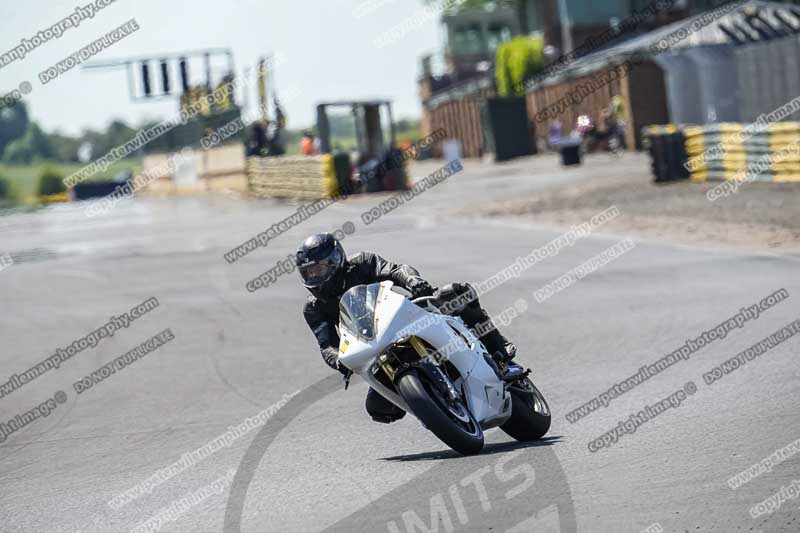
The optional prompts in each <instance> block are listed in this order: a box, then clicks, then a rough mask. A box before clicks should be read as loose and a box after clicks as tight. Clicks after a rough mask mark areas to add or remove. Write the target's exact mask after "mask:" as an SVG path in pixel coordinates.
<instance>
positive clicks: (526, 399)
mask: <svg viewBox="0 0 800 533" xmlns="http://www.w3.org/2000/svg"><path fill="white" fill-rule="evenodd" d="M509 392H510V393H511V404H512V406H511V418H509V419H508V420H507V421H506V423H505V424H503V425H502V426H500V429H502V430H503V431H505V432H506V433H507V434H508V435H510V436H512V437H514V438H515V439H517V440H519V441H529V440H538V439H541V438H542V437H544V436H545V434H546V433H547V431H548V430H549V429H550V407H549V406H548V405H547V401H546V400H545V399H544V396H543V395H542V393H541V392H540V391H539V389H537V388H536V385H534V384H533V381H531V380H530V379H528V378H525V379H521V380H519V381H517V382H516V383H514V384H513V385H512V386H511V387H510V388H509Z"/></svg>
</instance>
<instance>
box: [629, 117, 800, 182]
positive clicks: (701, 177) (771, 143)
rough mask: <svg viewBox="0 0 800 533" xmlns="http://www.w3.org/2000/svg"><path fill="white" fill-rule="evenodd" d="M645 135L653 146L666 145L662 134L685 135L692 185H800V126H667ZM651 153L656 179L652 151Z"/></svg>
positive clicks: (649, 129) (647, 130)
mask: <svg viewBox="0 0 800 533" xmlns="http://www.w3.org/2000/svg"><path fill="white" fill-rule="evenodd" d="M643 133H644V135H645V137H646V138H647V140H648V143H649V145H650V146H651V147H652V146H654V145H658V144H659V143H661V144H663V141H661V140H660V137H659V136H663V135H682V136H683V138H684V142H685V153H684V154H682V158H684V160H683V161H682V162H681V165H682V166H683V167H684V168H685V169H686V170H687V171H688V177H689V178H690V179H692V180H694V181H706V180H733V179H738V180H744V179H747V180H748V181H763V182H787V181H800V122H779V123H775V124H769V125H767V126H766V127H761V128H757V127H749V125H747V124H741V123H719V124H707V125H705V126H691V125H680V124H667V125H664V126H648V127H647V128H644V131H643ZM651 155H653V157H654V160H653V166H654V174H655V175H656V176H657V177H656V179H657V180H658V173H657V171H656V168H657V167H658V161H657V160H656V155H655V154H654V151H653V149H651ZM745 176H746V178H745Z"/></svg>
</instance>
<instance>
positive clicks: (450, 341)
mask: <svg viewBox="0 0 800 533" xmlns="http://www.w3.org/2000/svg"><path fill="white" fill-rule="evenodd" d="M380 285H381V290H380V292H379V293H378V296H377V303H376V305H375V317H376V321H375V326H374V334H375V336H374V338H372V339H366V338H364V337H363V336H360V335H357V334H355V333H353V332H351V331H348V329H347V328H346V327H344V326H343V321H340V338H341V342H340V345H339V360H340V362H341V363H342V364H343V365H344V366H346V367H347V368H349V369H350V370H352V371H353V372H354V373H356V374H358V375H359V376H361V377H362V378H363V379H364V380H365V381H367V383H369V385H370V386H371V387H372V388H374V389H375V390H376V391H378V392H379V393H380V394H381V395H382V396H384V397H385V398H387V399H388V400H389V401H391V402H392V403H394V404H395V405H397V406H398V407H400V408H402V409H404V410H406V411H408V406H406V404H405V402H404V401H403V399H402V398H401V397H400V396H399V395H398V394H397V393H396V392H394V390H392V389H389V388H387V387H386V386H384V385H383V384H381V383H380V382H379V381H378V380H376V379H375V378H374V377H373V375H372V372H371V371H372V369H373V368H374V366H375V365H376V361H377V359H378V356H380V355H381V354H382V353H383V352H384V351H386V350H387V349H388V348H389V347H391V346H392V345H394V344H395V343H397V342H398V341H399V340H400V339H403V338H406V337H409V336H411V335H413V336H416V337H419V338H421V339H424V340H425V341H426V342H428V343H429V344H430V345H431V346H433V347H434V348H436V349H437V350H440V351H442V352H444V353H445V354H446V356H445V357H446V359H447V360H449V361H450V363H452V364H453V366H455V367H456V369H457V370H458V372H459V374H460V375H461V376H462V379H458V380H456V381H455V382H454V383H453V385H454V386H455V388H456V389H457V390H460V391H463V394H464V396H465V397H466V399H467V408H468V409H469V410H470V411H471V412H472V414H473V416H474V417H475V419H476V420H477V421H478V423H480V425H481V427H483V428H484V429H487V428H489V427H494V426H497V425H500V424H502V423H503V422H504V421H505V420H506V419H507V418H508V417H509V416H510V415H511V401H510V396H509V394H508V392H506V389H505V384H504V383H503V382H502V381H501V380H500V379H498V377H497V375H496V374H495V372H494V370H493V369H492V368H491V367H490V366H489V365H488V364H487V363H486V361H485V359H484V354H485V353H486V349H485V348H484V346H483V344H482V343H481V342H480V341H479V340H478V339H477V337H475V336H474V335H473V334H472V332H471V331H470V330H469V328H467V327H466V325H465V324H464V322H463V321H462V320H461V319H460V318H457V317H451V316H446V315H441V314H438V313H432V312H429V311H426V310H425V309H422V308H421V307H419V306H418V305H416V304H414V303H412V302H411V301H410V300H408V299H407V298H406V297H404V296H403V295H401V294H398V293H396V292H393V291H392V290H391V287H392V283H391V282H389V281H385V282H383V283H381V284H380ZM454 329H455V330H457V331H458V332H460V333H461V335H462V336H463V338H464V339H466V341H467V342H464V341H463V340H462V337H460V336H459V335H458V334H457V333H456V332H455V331H454Z"/></svg>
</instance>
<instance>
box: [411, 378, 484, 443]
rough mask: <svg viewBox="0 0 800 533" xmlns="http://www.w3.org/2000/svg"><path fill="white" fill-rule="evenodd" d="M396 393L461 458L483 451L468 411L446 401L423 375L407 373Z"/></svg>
mask: <svg viewBox="0 0 800 533" xmlns="http://www.w3.org/2000/svg"><path fill="white" fill-rule="evenodd" d="M397 389H398V392H399V393H400V396H402V397H403V400H405V402H406V404H407V405H408V407H409V409H411V412H412V413H413V414H414V416H416V417H417V418H419V419H420V420H421V421H422V423H423V424H424V425H425V427H426V428H428V429H429V430H431V431H432V432H433V434H434V435H436V436H437V437H439V439H440V440H441V441H442V442H444V443H445V444H447V445H448V446H450V447H451V448H452V449H454V450H455V451H457V452H458V453H461V454H464V455H471V454H475V453H478V452H480V451H481V450H482V449H483V430H482V429H481V426H480V424H478V422H477V421H476V420H475V417H474V416H472V413H470V412H469V409H467V408H466V407H465V406H464V404H463V402H453V401H450V400H449V399H447V398H445V397H444V395H443V394H442V393H441V392H439V390H438V389H437V388H436V386H435V385H433V384H432V383H429V382H428V378H427V377H426V376H425V375H424V374H421V373H417V372H415V371H413V370H412V371H409V372H407V373H406V374H404V375H402V376H401V377H400V378H399V380H398V381H397Z"/></svg>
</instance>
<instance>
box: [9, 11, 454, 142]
mask: <svg viewBox="0 0 800 533" xmlns="http://www.w3.org/2000/svg"><path fill="white" fill-rule="evenodd" d="M94 1H95V0H63V1H62V0H28V1H27V2H11V1H8V0H7V1H4V2H2V3H0V54H4V53H5V52H7V51H9V50H10V49H12V48H14V47H15V46H17V45H19V44H20V41H21V40H22V39H23V38H25V39H30V38H32V37H33V36H34V35H36V34H37V33H39V31H42V30H44V29H45V28H49V27H50V26H52V25H53V24H55V23H57V22H58V21H60V20H62V19H63V18H65V17H67V16H69V15H70V14H72V13H74V12H75V9H76V7H77V6H84V5H86V4H88V3H90V2H94ZM411 18H413V19H414V20H415V22H414V23H413V24H409V25H407V30H405V31H399V32H398V33H399V37H400V38H399V39H396V40H393V39H389V40H386V38H385V37H383V39H384V41H381V42H376V39H381V38H382V36H385V35H388V34H390V32H392V30H393V29H395V28H397V26H398V25H401V24H403V22H404V21H407V20H408V19H411ZM131 19H135V20H136V23H137V24H138V26H139V28H140V29H139V30H137V31H135V32H133V33H131V34H130V35H129V36H127V37H125V38H124V39H122V40H121V41H119V42H117V43H115V44H113V45H112V46H110V47H109V48H107V49H105V50H103V51H101V52H100V53H99V54H97V55H96V56H94V57H93V58H92V59H91V60H90V61H109V60H116V59H122V58H128V57H140V56H151V55H152V56H158V55H159V54H164V53H177V52H183V51H187V50H194V49H202V48H214V47H223V48H230V49H232V51H233V54H234V59H235V63H236V70H237V73H238V74H240V75H241V73H242V72H243V71H244V69H245V68H246V67H251V68H252V67H253V66H254V65H255V64H256V61H257V58H258V57H259V56H263V55H265V54H268V53H273V54H275V55H276V57H278V58H280V59H279V60H278V61H277V65H276V69H275V74H274V76H275V86H276V87H277V91H278V96H279V97H281V98H282V100H283V102H282V103H283V105H284V107H285V111H286V113H287V117H288V125H287V127H289V128H292V129H296V128H302V127H307V126H310V125H312V124H313V123H314V121H315V105H316V103H318V102H320V101H325V100H336V99H360V98H372V97H386V98H391V99H393V100H394V114H395V117H419V116H420V113H421V107H420V103H419V97H418V92H417V78H418V76H419V58H420V56H421V55H422V54H424V53H428V52H433V51H436V50H437V49H438V48H439V47H440V43H441V42H442V37H441V34H442V31H441V27H440V24H439V21H438V16H437V13H436V12H435V11H434V10H430V9H429V10H427V11H426V10H424V9H423V2H422V0H307V1H303V2H298V1H294V2H292V1H288V0H226V1H225V2H220V1H211V0H193V1H190V0H116V1H115V2H114V3H112V4H111V5H109V6H107V7H105V8H104V9H102V10H99V11H97V13H96V14H95V15H94V17H93V18H90V19H87V20H83V21H81V22H80V24H79V25H78V27H75V28H67V30H66V31H65V32H64V33H63V35H62V36H61V37H60V38H53V39H51V40H48V41H47V42H44V43H42V44H41V45H40V46H39V47H37V48H35V49H34V50H32V51H30V52H28V53H27V55H26V56H25V57H24V58H23V59H21V60H16V61H14V62H12V63H10V64H8V65H7V66H5V67H2V68H0V94H7V93H8V92H9V91H11V90H12V89H14V88H16V87H19V86H20V84H21V83H23V82H27V83H30V87H31V90H30V93H29V94H27V95H26V96H24V100H25V102H26V103H27V105H28V109H29V112H30V114H31V115H32V117H33V119H34V120H36V121H37V122H38V123H39V124H40V125H41V126H42V127H43V128H44V129H45V130H46V131H54V130H60V131H61V132H63V133H66V134H71V135H74V134H78V133H79V132H81V131H82V130H83V129H85V128H87V127H91V128H95V129H97V128H103V127H105V126H106V125H107V124H108V123H109V122H110V121H111V120H112V119H115V118H120V119H123V120H125V121H126V122H128V123H129V124H132V125H139V124H141V123H143V122H144V121H145V120H148V119H164V118H166V117H167V116H171V115H173V114H174V113H175V112H176V111H177V110H178V100H177V97H175V98H171V99H167V100H161V101H157V102H146V103H138V102H132V101H131V99H130V96H129V91H128V81H127V74H126V73H125V70H102V71H101V70H86V69H82V68H81V67H80V66H78V67H76V68H75V69H72V70H71V71H69V72H67V73H65V74H62V75H61V76H59V77H58V78H56V79H53V80H50V81H49V82H48V83H46V84H42V82H41V81H40V79H39V73H40V72H42V71H44V70H46V69H47V68H48V67H51V66H53V65H54V64H56V63H57V62H59V61H62V60H64V59H65V58H66V57H67V56H69V55H70V54H72V53H73V52H76V51H78V50H79V49H81V48H82V47H83V46H85V45H87V44H89V43H91V42H93V41H95V40H96V39H99V38H100V37H102V36H103V35H105V34H106V33H107V32H109V31H110V30H112V29H114V28H116V27H118V26H120V25H123V24H124V23H126V22H127V21H129V20H131ZM194 70H195V71H197V70H199V69H194ZM194 73H196V74H200V72H194ZM157 84H160V82H157ZM175 84H177V80H173V85H175ZM254 86H255V83H252V84H251V87H254ZM253 91H254V89H253ZM254 95H255V93H254V92H252V94H250V95H249V104H250V105H253V104H254V103H255V98H254ZM282 95H283V96H282Z"/></svg>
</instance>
